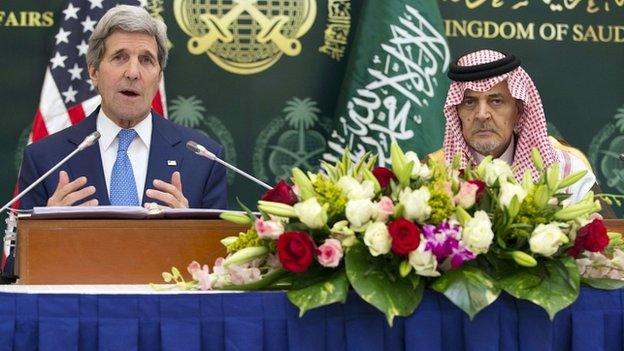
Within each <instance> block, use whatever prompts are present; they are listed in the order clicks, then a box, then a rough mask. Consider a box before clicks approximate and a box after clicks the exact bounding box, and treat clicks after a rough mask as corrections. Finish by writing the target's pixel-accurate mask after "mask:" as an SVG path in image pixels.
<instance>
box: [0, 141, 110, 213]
mask: <svg viewBox="0 0 624 351" xmlns="http://www.w3.org/2000/svg"><path fill="white" fill-rule="evenodd" d="M99 138H100V133H99V132H97V131H96V132H93V133H91V134H89V135H88V136H87V137H86V138H85V139H84V140H83V141H82V143H80V145H78V147H77V148H76V149H75V150H74V151H72V152H71V153H70V154H69V155H67V156H65V158H63V159H62V160H61V161H60V162H58V163H57V164H56V165H54V167H52V168H50V170H49V171H47V172H45V173H44V174H43V175H42V176H41V177H39V178H38V179H37V180H36V181H35V182H34V183H32V184H30V186H28V188H26V189H24V190H22V192H20V193H19V194H17V195H16V196H15V197H14V198H12V199H11V200H9V202H7V203H6V204H5V205H4V206H2V208H0V213H2V212H4V211H5V210H6V209H7V208H9V206H11V205H12V204H13V203H14V202H15V201H17V200H19V199H21V198H22V196H24V195H26V193H28V192H29V191H30V190H32V188H34V187H35V186H37V185H38V184H39V183H41V182H42V181H43V180H44V179H46V178H47V177H48V176H49V175H50V174H52V172H54V171H56V170H57V169H58V168H59V167H61V166H62V165H63V164H64V163H65V162H67V161H68V160H69V159H70V158H72V157H74V155H75V154H77V153H79V152H80V151H82V150H84V149H86V148H87V147H89V146H91V145H93V144H95V142H96V141H97V140H98V139H99Z"/></svg>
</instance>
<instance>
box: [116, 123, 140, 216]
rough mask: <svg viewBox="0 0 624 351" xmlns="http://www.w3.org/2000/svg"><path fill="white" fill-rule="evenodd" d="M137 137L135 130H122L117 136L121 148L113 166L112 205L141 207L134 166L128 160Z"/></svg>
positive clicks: (118, 149)
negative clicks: (129, 148)
mask: <svg viewBox="0 0 624 351" xmlns="http://www.w3.org/2000/svg"><path fill="white" fill-rule="evenodd" d="M136 136H137V132H136V131H135V130H134V129H122V130H120V131H119V134H117V137H118V138H119V147H118V148H117V159H116V160H115V164H114V165H113V173H112V174H111V184H110V203H111V205H117V206H139V197H138V195H137V188H136V183H135V181H134V173H133V172H132V164H131V163H130V158H128V152H127V151H128V147H129V146H130V144H131V143H132V140H134V138H135V137H136Z"/></svg>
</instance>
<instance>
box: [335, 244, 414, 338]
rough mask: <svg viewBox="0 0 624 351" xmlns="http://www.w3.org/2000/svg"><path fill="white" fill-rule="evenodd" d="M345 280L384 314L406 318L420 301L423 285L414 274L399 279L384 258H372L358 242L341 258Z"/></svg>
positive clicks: (396, 272) (390, 317)
mask: <svg viewBox="0 0 624 351" xmlns="http://www.w3.org/2000/svg"><path fill="white" fill-rule="evenodd" d="M345 263H346V271H347V277H348V278H349V282H351V286H353V289H354V290H355V291H356V292H357V293H358V295H360V297H361V298H362V299H363V300H364V301H366V302H368V303H369V304H371V305H373V306H375V307H376V308H377V309H379V310H380V311H381V312H383V313H384V314H385V315H386V318H387V320H388V324H390V326H392V321H393V320H394V317H395V316H409V315H410V314H412V313H413V312H414V310H415V309H416V307H418V304H420V301H421V300H422V295H423V290H424V287H425V284H424V282H423V280H422V279H421V278H419V277H418V276H417V275H414V274H411V275H409V276H408V277H406V278H401V276H400V275H399V274H398V273H399V272H398V271H397V270H396V266H394V265H391V264H388V262H387V261H386V260H385V259H384V257H383V256H382V257H373V256H371V255H370V254H369V253H368V249H367V248H366V246H365V245H364V244H362V243H359V242H358V243H356V244H354V245H353V246H352V247H350V248H349V250H348V251H347V254H346V257H345Z"/></svg>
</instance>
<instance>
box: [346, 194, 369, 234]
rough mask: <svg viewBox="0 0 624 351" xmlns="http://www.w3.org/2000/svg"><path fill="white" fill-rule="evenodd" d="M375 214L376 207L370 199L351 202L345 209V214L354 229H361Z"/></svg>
mask: <svg viewBox="0 0 624 351" xmlns="http://www.w3.org/2000/svg"><path fill="white" fill-rule="evenodd" d="M375 213H376V208H375V205H374V204H373V202H372V201H371V200H369V199H360V200H349V201H348V202H347V206H346V208H345V214H346V216H347V219H348V220H349V222H350V223H351V226H352V227H353V228H361V227H362V226H363V225H364V224H366V223H368V221H370V219H371V217H373V215H375Z"/></svg>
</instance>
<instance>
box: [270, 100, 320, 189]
mask: <svg viewBox="0 0 624 351" xmlns="http://www.w3.org/2000/svg"><path fill="white" fill-rule="evenodd" d="M282 111H283V112H284V113H285V117H284V118H285V120H286V121H287V122H288V125H290V126H291V127H292V128H293V130H288V131H286V132H284V133H283V134H282V135H281V136H280V137H279V139H278V141H277V144H276V145H271V146H269V148H270V149H271V150H272V151H271V154H270V155H269V160H268V161H269V169H270V170H271V172H272V173H273V174H274V175H275V179H276V180H278V179H285V178H287V177H288V175H289V174H290V169H291V168H292V167H299V168H302V169H306V170H312V169H314V167H315V166H316V161H317V160H318V159H319V157H320V156H321V155H322V153H323V152H324V151H325V144H326V141H325V138H324V137H323V135H322V134H321V133H319V132H317V131H315V130H310V128H311V127H313V126H314V125H315V124H316V123H317V122H318V120H319V117H318V115H319V113H321V110H320V109H319V108H318V106H317V103H316V101H313V100H312V99H310V98H304V99H300V98H297V97H294V98H292V99H291V100H290V101H288V102H287V103H286V107H284V109H283V110H282Z"/></svg>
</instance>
